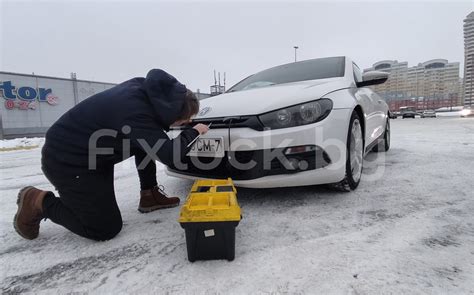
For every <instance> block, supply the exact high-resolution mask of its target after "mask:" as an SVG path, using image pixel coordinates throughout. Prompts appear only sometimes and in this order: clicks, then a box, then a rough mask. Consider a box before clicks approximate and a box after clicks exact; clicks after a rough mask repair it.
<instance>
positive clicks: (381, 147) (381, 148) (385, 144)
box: [372, 119, 390, 152]
mask: <svg viewBox="0 0 474 295" xmlns="http://www.w3.org/2000/svg"><path fill="white" fill-rule="evenodd" d="M389 149H390V120H388V119H387V124H385V131H384V134H383V139H381V140H380V141H379V143H378V144H377V145H376V146H374V148H373V149H372V151H374V152H386V151H388V150H389Z"/></svg>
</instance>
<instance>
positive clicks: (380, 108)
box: [367, 88, 388, 140]
mask: <svg viewBox="0 0 474 295" xmlns="http://www.w3.org/2000/svg"><path fill="white" fill-rule="evenodd" d="M367 92H368V95H369V97H370V101H371V102H372V104H373V106H374V114H373V122H372V123H373V127H372V128H373V136H372V140H376V139H378V138H379V137H381V136H382V135H383V133H384V130H385V122H386V120H387V119H386V117H387V115H386V114H387V112H388V106H387V103H386V102H385V100H383V99H382V97H380V95H378V94H377V92H375V91H373V90H372V89H370V88H367Z"/></svg>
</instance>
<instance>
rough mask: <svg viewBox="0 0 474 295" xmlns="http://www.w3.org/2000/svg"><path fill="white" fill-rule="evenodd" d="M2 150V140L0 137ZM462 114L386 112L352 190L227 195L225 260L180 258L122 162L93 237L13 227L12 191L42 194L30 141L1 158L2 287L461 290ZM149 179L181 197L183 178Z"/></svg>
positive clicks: (171, 216) (467, 217)
mask: <svg viewBox="0 0 474 295" xmlns="http://www.w3.org/2000/svg"><path fill="white" fill-rule="evenodd" d="M2 144H3V143H2ZM473 148H474V118H455V117H443V118H433V119H418V118H417V119H405V120H401V119H396V120H392V147H391V149H390V151H389V152H388V153H386V154H383V153H380V154H375V153H371V154H369V155H368V156H367V158H366V162H365V172H364V175H363V178H362V182H361V184H360V186H359V188H358V189H357V190H356V191H353V192H351V193H340V192H334V191H332V190H330V189H327V188H325V187H324V186H318V187H300V188H287V189H265V190H263V189H261V190H257V189H238V198H239V203H240V205H241V207H242V210H243V220H242V221H241V223H240V224H239V226H238V227H237V231H236V259H235V260H234V261H233V262H228V261H225V260H216V261H197V262H195V263H190V262H188V260H187V257H186V244H185V238H184V230H183V229H182V228H181V227H180V226H179V223H178V222H177V219H178V214H179V208H173V209H168V210H161V211H156V212H153V213H149V214H140V213H139V212H138V211H137V206H138V193H139V191H138V189H139V187H138V179H137V174H136V172H135V170H134V166H133V162H132V161H127V162H124V163H122V164H120V165H118V166H117V167H116V182H115V183H116V194H117V200H118V203H119V206H120V208H121V211H122V217H123V220H124V227H123V229H122V232H121V233H120V234H119V235H118V236H117V237H116V238H115V239H113V240H111V241H107V242H94V241H89V240H87V239H84V238H81V237H79V236H76V235H74V234H72V233H70V232H68V231H66V230H65V229H63V228H62V227H60V226H58V225H56V224H54V223H52V222H51V221H45V222H42V223H41V231H40V236H39V237H38V238H37V239H36V240H33V241H28V240H24V239H22V238H21V237H19V236H18V235H17V234H16V233H15V231H14V230H13V227H12V219H13V215H14V214H15V212H16V208H17V206H16V204H15V201H16V195H17V192H18V190H19V189H20V188H21V187H22V186H26V185H35V186H37V187H39V188H42V189H49V190H52V189H53V188H52V187H51V185H50V184H48V182H47V180H46V179H45V177H44V176H43V175H42V173H41V169H40V149H39V148H36V149H31V150H17V151H9V152H1V153H0V157H1V164H0V171H1V175H0V179H1V188H0V190H1V198H0V208H2V214H1V215H0V241H1V243H0V264H1V267H0V288H1V289H0V290H1V292H2V293H14V292H18V291H24V292H34V293H40V294H41V293H42V294H45V293H52V292H54V293H66V292H68V293H69V292H73V291H74V292H90V293H112V292H114V293H117V292H119V293H131V292H133V293H142V292H143V293H226V294H227V293H233V294H242V293H323V294H324V293H329V294H380V293H396V294H398V293H415V294H417V293H433V294H446V293H457V294H459V293H464V294H466V293H472V292H473V291H474V280H473V279H472V278H473V277H474V246H473V245H474V215H473V214H472V212H474V198H473V197H474V194H473V175H474V168H473V164H472V163H474V152H473V150H474V149H473ZM157 174H158V179H159V181H160V182H161V183H162V184H164V185H165V187H166V190H167V191H168V192H169V193H170V194H172V195H177V196H180V197H181V199H182V200H183V198H184V197H185V195H186V194H187V192H188V190H189V189H190V186H191V182H190V181H187V180H181V179H177V178H170V177H167V176H166V175H165V174H164V171H163V169H162V168H161V169H160V170H159V171H158V173H157Z"/></svg>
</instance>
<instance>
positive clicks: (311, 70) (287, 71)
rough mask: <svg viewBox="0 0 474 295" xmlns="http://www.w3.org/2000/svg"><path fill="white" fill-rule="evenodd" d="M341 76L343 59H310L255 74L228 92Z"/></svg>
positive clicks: (342, 73)
mask: <svg viewBox="0 0 474 295" xmlns="http://www.w3.org/2000/svg"><path fill="white" fill-rule="evenodd" d="M342 76H344V57H328V58H318V59H310V60H305V61H300V62H294V63H290V64H285V65H281V66H276V67H273V68H270V69H267V70H264V71H261V72H259V73H256V74H254V75H252V76H250V77H248V78H246V79H244V80H242V81H240V82H239V83H237V84H236V85H234V86H233V87H232V88H231V89H229V92H234V91H240V90H247V89H253V88H261V87H267V86H271V85H275V84H285V83H291V82H297V81H307V80H316V79H326V78H334V77H342Z"/></svg>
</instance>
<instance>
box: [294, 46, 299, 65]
mask: <svg viewBox="0 0 474 295" xmlns="http://www.w3.org/2000/svg"><path fill="white" fill-rule="evenodd" d="M293 48H294V49H295V62H296V50H297V49H298V48H299V47H298V46H293Z"/></svg>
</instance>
